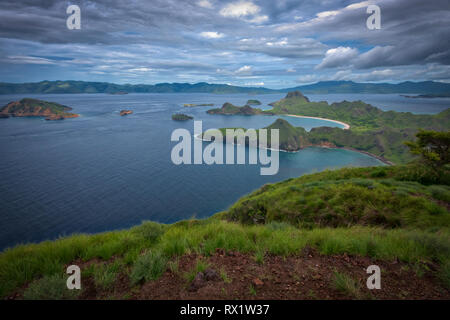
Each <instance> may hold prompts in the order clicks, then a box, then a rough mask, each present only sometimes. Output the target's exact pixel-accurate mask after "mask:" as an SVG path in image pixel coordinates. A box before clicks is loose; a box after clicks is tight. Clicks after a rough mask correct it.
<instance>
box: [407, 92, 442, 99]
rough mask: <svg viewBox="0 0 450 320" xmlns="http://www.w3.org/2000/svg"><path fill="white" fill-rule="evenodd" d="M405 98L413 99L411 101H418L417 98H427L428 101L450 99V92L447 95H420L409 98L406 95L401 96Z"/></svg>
mask: <svg viewBox="0 0 450 320" xmlns="http://www.w3.org/2000/svg"><path fill="white" fill-rule="evenodd" d="M400 96H402V97H403V98H411V99H417V98H426V99H432V98H450V92H447V93H430V94H419V95H416V96H409V95H405V94H401V95H400Z"/></svg>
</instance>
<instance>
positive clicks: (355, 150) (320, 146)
mask: <svg viewBox="0 0 450 320" xmlns="http://www.w3.org/2000/svg"><path fill="white" fill-rule="evenodd" d="M199 136H200V135H199V134H196V135H194V139H197V140H200V141H205V142H211V141H210V140H207V139H203V138H200V137H199ZM223 143H226V141H223ZM233 145H240V144H236V143H233ZM309 147H315V148H327V149H342V150H348V151H354V152H359V153H362V154H365V155H368V156H369V157H372V158H375V159H377V160H379V161H381V162H382V163H384V164H386V165H388V166H393V165H395V163H393V162H392V161H389V160H387V159H385V158H383V157H381V156H377V155H376V154H373V153H370V152H367V151H363V150H358V149H355V148H352V147H336V146H329V145H320V144H316V145H309V146H307V147H305V148H309ZM257 148H260V147H259V146H258V147H257ZM305 148H301V149H299V150H297V151H287V150H283V149H272V148H263V149H266V150H272V151H278V152H287V153H297V152H300V150H302V149H305Z"/></svg>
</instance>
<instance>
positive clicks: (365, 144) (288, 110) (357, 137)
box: [205, 91, 450, 164]
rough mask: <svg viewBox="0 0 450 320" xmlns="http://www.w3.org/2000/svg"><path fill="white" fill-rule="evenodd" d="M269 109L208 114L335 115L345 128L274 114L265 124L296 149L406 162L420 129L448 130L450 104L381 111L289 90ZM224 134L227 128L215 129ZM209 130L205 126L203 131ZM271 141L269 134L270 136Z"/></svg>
mask: <svg viewBox="0 0 450 320" xmlns="http://www.w3.org/2000/svg"><path fill="white" fill-rule="evenodd" d="M270 105H271V106H272V107H273V108H272V109H270V110H264V111H263V110H261V109H255V108H252V107H250V106H248V105H246V106H244V107H236V106H233V105H231V104H229V103H225V104H224V105H223V107H222V108H220V109H212V110H209V111H207V112H208V113H209V114H224V115H285V116H306V117H317V118H322V119H330V120H338V121H340V122H342V123H344V124H348V125H349V130H342V129H341V128H331V127H318V128H313V129H311V131H309V132H307V131H306V130H305V129H304V128H301V127H297V128H296V127H293V126H292V125H291V124H290V123H289V122H288V121H286V120H284V119H277V120H276V121H275V122H274V123H273V124H272V125H270V126H268V127H266V129H279V134H280V149H281V150H284V151H298V150H300V149H302V148H305V147H309V146H321V147H331V148H347V149H352V150H356V151H360V152H364V153H368V154H371V155H373V156H375V157H378V158H379V159H380V160H382V161H384V162H386V163H389V164H392V163H399V164H403V163H407V162H408V161H410V160H412V159H413V158H414V156H413V155H412V154H411V153H409V152H408V148H407V147H406V146H405V145H404V143H403V142H404V141H405V140H412V139H413V138H414V136H415V135H416V133H417V132H418V131H419V130H420V129H423V130H436V131H448V130H450V108H449V109H446V110H444V111H442V112H441V113H439V114H436V115H417V114H412V113H410V112H395V111H382V110H380V109H378V108H376V107H374V106H371V105H369V104H367V103H364V102H362V101H353V102H349V101H342V102H338V103H332V104H331V105H330V104H328V103H327V102H325V101H322V102H311V101H310V100H309V99H308V98H307V97H306V96H304V95H303V94H302V93H301V92H299V91H294V92H290V93H288V94H287V95H286V97H285V98H284V99H281V100H279V101H277V102H274V103H271V104H270ZM220 130H221V131H222V134H225V130H226V128H223V129H220ZM211 133H212V132H209V133H208V132H206V133H205V135H208V134H211ZM268 142H269V146H270V139H269V141H268Z"/></svg>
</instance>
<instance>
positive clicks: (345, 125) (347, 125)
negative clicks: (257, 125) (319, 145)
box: [286, 114, 350, 130]
mask: <svg viewBox="0 0 450 320" xmlns="http://www.w3.org/2000/svg"><path fill="white" fill-rule="evenodd" d="M286 116H288V117H296V118H308V119H318V120H325V121H331V122H335V123H339V124H342V125H343V126H344V128H343V129H344V130H348V129H350V125H349V124H347V123H345V122H342V121H338V120H332V119H325V118H318V117H308V116H299V115H295V114H286Z"/></svg>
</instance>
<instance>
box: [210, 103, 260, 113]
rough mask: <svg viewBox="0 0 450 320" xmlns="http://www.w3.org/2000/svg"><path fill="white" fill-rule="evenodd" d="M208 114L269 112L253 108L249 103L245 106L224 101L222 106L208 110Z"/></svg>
mask: <svg viewBox="0 0 450 320" xmlns="http://www.w3.org/2000/svg"><path fill="white" fill-rule="evenodd" d="M206 112H207V113H208V114H222V115H245V116H251V115H256V114H267V113H264V111H262V110H261V109H256V108H252V107H251V106H249V105H248V104H246V105H245V106H243V107H238V106H235V105H232V104H231V103H228V102H226V103H224V104H223V106H222V108H216V109H210V110H208V111H206Z"/></svg>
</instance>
